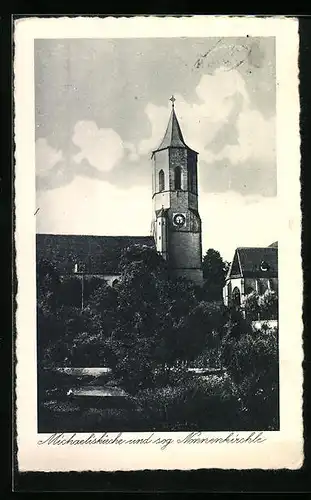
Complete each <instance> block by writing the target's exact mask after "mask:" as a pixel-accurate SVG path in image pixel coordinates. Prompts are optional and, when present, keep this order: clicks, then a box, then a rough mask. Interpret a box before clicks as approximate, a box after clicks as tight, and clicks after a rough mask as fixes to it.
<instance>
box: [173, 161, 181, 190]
mask: <svg viewBox="0 0 311 500" xmlns="http://www.w3.org/2000/svg"><path fill="white" fill-rule="evenodd" d="M174 180H175V189H176V190H177V189H181V170H180V167H175V170H174Z"/></svg>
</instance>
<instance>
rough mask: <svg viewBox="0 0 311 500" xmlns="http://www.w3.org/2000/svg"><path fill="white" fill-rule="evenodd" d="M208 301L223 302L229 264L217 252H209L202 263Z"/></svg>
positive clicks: (211, 250) (212, 250)
mask: <svg viewBox="0 0 311 500" xmlns="http://www.w3.org/2000/svg"><path fill="white" fill-rule="evenodd" d="M202 268H203V278H204V289H205V293H206V300H208V301H214V300H216V301H217V300H222V290H223V287H224V285H225V278H226V274H227V272H228V268H229V264H228V262H225V261H224V260H223V259H222V257H221V255H220V253H219V252H218V251H217V250H214V249H212V248H210V249H209V250H207V252H206V254H205V255H204V258H203V263H202Z"/></svg>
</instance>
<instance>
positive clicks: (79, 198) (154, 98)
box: [34, 37, 278, 260]
mask: <svg viewBox="0 0 311 500" xmlns="http://www.w3.org/2000/svg"><path fill="white" fill-rule="evenodd" d="M34 50H35V126H36V191H37V208H38V209H39V210H38V212H37V215H36V217H37V232H38V233H54V234H94V235H149V234H150V228H151V216H152V212H151V210H152V204H151V161H150V155H151V151H152V150H153V149H155V148H156V147H157V146H158V145H159V143H160V142H161V139H162V137H163V135H164V132H165V129H166V126H167V122H168V119H169V115H170V109H171V102H170V100H169V98H170V97H171V95H172V94H173V95H174V96H175V98H176V102H175V111H176V114H177V117H178V120H179V123H180V125H181V129H182V132H183V136H184V139H185V141H186V143H187V144H188V145H189V146H190V147H191V148H192V149H194V150H196V151H197V152H198V153H199V160H198V176H199V211H200V215H201V219H202V241H203V252H204V253H205V251H206V250H207V249H208V248H214V249H216V250H218V251H219V252H220V253H221V255H222V256H223V258H224V259H226V260H232V256H233V252H234V250H235V248H236V247H238V246H265V245H269V244H270V243H272V242H274V241H276V240H277V228H278V223H277V197H276V195H277V186H276V152H275V137H276V134H275V113H276V86H275V41H274V38H271V37H266V38H250V37H243V38H200V39H196V38H162V39H161V38H158V39H146V38H144V39H139V38H137V39H133V38H132V39H121V38H120V39H94V40H93V39H62V40H58V39H52V40H51V39H49V40H48V39H46V40H35V47H34Z"/></svg>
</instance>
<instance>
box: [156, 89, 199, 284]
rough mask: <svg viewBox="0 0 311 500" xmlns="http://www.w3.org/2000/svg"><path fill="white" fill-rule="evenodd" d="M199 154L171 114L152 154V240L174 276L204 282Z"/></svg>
mask: <svg viewBox="0 0 311 500" xmlns="http://www.w3.org/2000/svg"><path fill="white" fill-rule="evenodd" d="M197 159H198V153H197V152H196V151H194V150H192V149H191V148H190V147H189V146H187V144H186V143H185V141H184V138H183V135H182V132H181V129H180V126H179V123H178V120H177V116H176V113H175V109H174V98H172V111H171V115H170V118H169V122H168V126H167V129H166V132H165V135H164V137H163V140H162V142H161V144H160V145H159V147H158V148H157V149H156V150H154V151H153V153H152V201H153V220H152V228H153V237H154V240H155V245H156V249H157V251H158V252H159V253H160V254H161V255H162V256H163V258H164V259H165V260H166V261H167V263H168V268H169V270H170V273H171V275H172V276H175V277H180V276H183V277H185V278H187V279H189V280H191V281H193V282H194V283H196V284H197V285H201V284H202V282H203V273H202V224H201V218H200V215H199V211H198V175H197Z"/></svg>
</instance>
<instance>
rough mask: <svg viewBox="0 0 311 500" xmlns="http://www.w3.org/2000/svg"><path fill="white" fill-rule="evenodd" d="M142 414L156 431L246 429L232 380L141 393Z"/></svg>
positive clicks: (216, 379)
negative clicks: (241, 427)
mask: <svg viewBox="0 0 311 500" xmlns="http://www.w3.org/2000/svg"><path fill="white" fill-rule="evenodd" d="M136 401H137V404H138V405H139V408H140V411H141V412H142V413H143V415H144V417H145V419H146V425H147V423H149V427H150V425H152V426H153V427H154V428H155V429H157V430H158V429H159V430H165V431H171V430H209V431H213V430H226V429H229V428H230V429H231V428H233V427H236V428H238V427H239V426H241V425H243V414H244V410H243V406H242V402H241V400H240V398H239V395H238V392H237V390H236V387H235V385H234V383H233V382H232V381H231V380H230V378H229V377H226V376H222V377H216V376H214V377H209V378H206V379H194V378H190V377H189V378H188V380H187V379H185V380H184V381H183V383H181V384H179V385H167V386H163V387H160V388H155V389H150V388H149V389H146V390H143V391H140V392H139V393H138V394H137V396H136Z"/></svg>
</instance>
